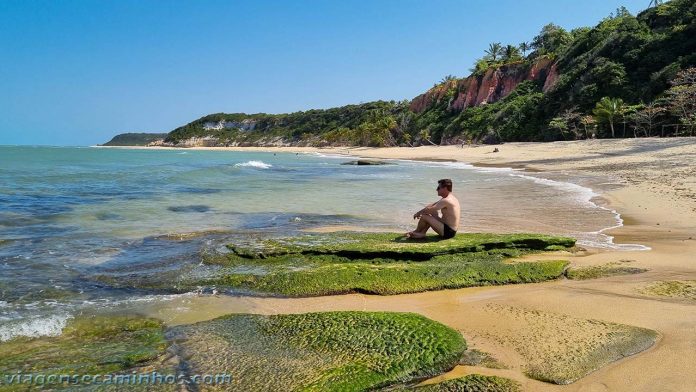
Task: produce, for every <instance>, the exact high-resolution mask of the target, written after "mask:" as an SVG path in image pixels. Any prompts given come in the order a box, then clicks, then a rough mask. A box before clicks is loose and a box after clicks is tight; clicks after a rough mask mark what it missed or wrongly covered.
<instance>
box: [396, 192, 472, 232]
mask: <svg viewBox="0 0 696 392" xmlns="http://www.w3.org/2000/svg"><path fill="white" fill-rule="evenodd" d="M436 190H437V195H438V196H440V197H441V198H442V199H440V200H439V201H437V202H435V203H433V204H430V205H428V206H427V207H425V208H423V209H422V210H420V211H418V212H416V213H415V214H413V219H420V220H419V221H418V226H417V227H416V230H414V231H410V232H408V233H406V237H408V238H415V239H419V238H425V233H426V232H427V231H428V229H430V228H432V229H433V230H435V232H436V233H437V234H439V235H440V236H441V237H442V238H444V239H449V238H452V237H454V235H455V234H457V229H458V228H459V217H460V215H461V210H460V207H459V200H457V198H456V197H454V193H452V180H450V179H442V180H440V181H438V182H437V189H436ZM440 210H442V217H440V216H439V214H438V211H440Z"/></svg>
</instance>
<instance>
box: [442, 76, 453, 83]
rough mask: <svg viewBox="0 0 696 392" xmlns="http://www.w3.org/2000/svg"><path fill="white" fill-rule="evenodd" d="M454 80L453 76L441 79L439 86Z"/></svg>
mask: <svg viewBox="0 0 696 392" xmlns="http://www.w3.org/2000/svg"><path fill="white" fill-rule="evenodd" d="M454 79H456V77H455V76H454V75H447V76H445V77H444V78H442V80H440V84H443V83H447V82H449V81H451V80H454Z"/></svg>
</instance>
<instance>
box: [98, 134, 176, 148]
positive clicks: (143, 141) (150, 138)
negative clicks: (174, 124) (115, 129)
mask: <svg viewBox="0 0 696 392" xmlns="http://www.w3.org/2000/svg"><path fill="white" fill-rule="evenodd" d="M167 135H168V134H166V133H122V134H120V135H116V136H114V137H113V139H111V140H109V141H108V142H106V143H104V144H103V145H104V146H147V145H148V144H149V143H151V142H154V141H155V140H161V139H165V138H166V137H167Z"/></svg>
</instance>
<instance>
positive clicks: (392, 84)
mask: <svg viewBox="0 0 696 392" xmlns="http://www.w3.org/2000/svg"><path fill="white" fill-rule="evenodd" d="M648 3H649V1H648V0H586V1H575V0H563V1H550V0H527V1H525V0H518V1H514V0H503V1H463V0H460V1H452V0H432V1H430V0H428V1H423V0H398V1H397V0H365V1H328V0H327V1H318V0H317V1H301V0H295V1H290V0H288V1H282V0H277V1H258V0H257V1H193V0H192V1H144V0H141V1H128V0H122V1H97V0H94V1H30V0H24V1H22V0H19V1H17V0H0V59H1V60H0V144H46V145H92V144H96V143H103V142H106V141H108V140H109V139H110V138H111V137H112V136H113V135H115V134H117V133H122V132H168V131H170V130H172V129H174V128H175V127H177V126H180V125H183V124H185V123H187V122H189V121H192V120H194V119H196V118H199V117H201V116H203V115H206V114H209V113H216V112H228V113H231V112H247V113H256V112H266V113H284V112H293V111H298V110H307V109H312V108H327V107H333V106H340V105H345V104H350V103H359V102H367V101H372V100H377V99H385V100H391V99H394V100H402V99H411V98H413V97H414V96H416V95H418V94H420V93H422V92H424V91H425V90H427V89H428V88H430V87H431V86H432V85H433V83H435V82H437V81H438V80H440V79H441V78H442V77H444V76H445V75H448V74H453V75H456V76H466V75H467V74H468V73H469V72H468V69H469V68H470V67H471V65H472V64H473V62H474V59H475V58H477V57H481V56H482V54H483V51H484V49H485V48H486V47H487V46H488V44H489V43H490V42H502V43H503V44H508V43H511V44H518V43H520V42H522V41H525V40H526V41H530V40H531V39H532V37H534V35H536V33H537V32H538V31H539V29H540V28H541V27H542V26H543V25H544V24H546V23H549V22H553V23H556V24H559V25H561V26H563V27H565V28H567V29H571V28H575V27H579V26H593V25H595V24H597V23H598V22H599V21H600V20H601V19H602V18H604V17H606V16H607V15H609V13H611V12H613V11H614V10H615V9H616V8H617V7H619V6H622V5H623V6H626V7H627V8H628V9H629V11H631V12H632V13H634V14H635V13H637V12H638V11H640V10H642V9H644V8H645V7H646V6H647V5H648Z"/></svg>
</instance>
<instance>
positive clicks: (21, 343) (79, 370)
mask: <svg viewBox="0 0 696 392" xmlns="http://www.w3.org/2000/svg"><path fill="white" fill-rule="evenodd" d="M167 346H168V343H167V341H166V339H165V337H164V329H163V325H162V323H161V322H160V321H158V320H155V319H151V318H145V317H139V316H97V317H81V318H78V319H72V320H71V321H70V322H69V323H68V324H67V326H66V327H65V328H64V329H63V332H62V334H61V335H60V336H55V337H39V338H28V337H18V338H14V339H12V340H9V341H7V342H3V343H0V374H3V375H13V374H14V375H16V374H21V375H24V376H27V375H40V374H43V375H48V374H57V375H75V374H77V375H91V374H100V375H101V374H126V373H128V371H129V370H130V369H133V368H136V367H138V368H139V367H143V366H145V365H147V364H149V363H151V362H152V361H153V360H155V359H156V358H158V357H160V356H162V355H163V354H164V352H165V349H166V348H167ZM3 381H5V379H3ZM46 387H47V386H46ZM33 388H35V389H43V388H42V387H41V386H40V385H27V384H11V385H8V384H6V385H3V384H2V382H0V390H2V391H4V390H7V391H13V390H27V389H33ZM51 388H52V389H63V388H68V389H71V390H74V389H79V388H85V389H92V388H97V386H95V385H92V386H89V385H80V386H78V385H72V384H69V383H63V384H56V385H51ZM99 389H109V387H108V386H101V388H99ZM165 389H166V388H165Z"/></svg>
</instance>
